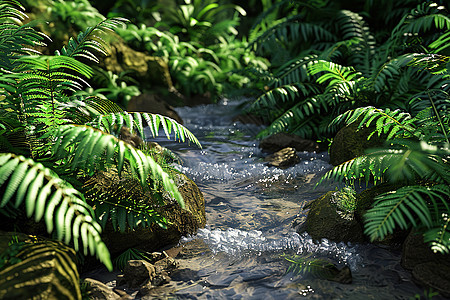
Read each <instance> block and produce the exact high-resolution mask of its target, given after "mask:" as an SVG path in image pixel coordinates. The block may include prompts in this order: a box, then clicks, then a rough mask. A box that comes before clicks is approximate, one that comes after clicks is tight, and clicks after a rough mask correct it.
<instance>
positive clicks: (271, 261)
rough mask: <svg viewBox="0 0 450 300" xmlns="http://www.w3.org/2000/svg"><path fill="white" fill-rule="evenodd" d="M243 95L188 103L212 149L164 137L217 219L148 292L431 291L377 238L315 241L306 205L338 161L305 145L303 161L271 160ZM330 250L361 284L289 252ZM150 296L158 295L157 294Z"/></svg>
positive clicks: (194, 124)
mask: <svg viewBox="0 0 450 300" xmlns="http://www.w3.org/2000/svg"><path fill="white" fill-rule="evenodd" d="M238 105H239V102H238V101H229V100H222V101H221V102H220V103H218V104H211V105H202V106H196V107H183V108H178V109H177V112H178V113H179V115H180V116H181V118H182V119H183V120H184V125H185V126H186V127H187V128H188V129H189V130H191V131H192V132H193V133H194V134H195V135H196V136H197V138H198V139H199V140H200V141H201V143H202V145H203V149H196V148H195V146H188V145H186V144H180V143H176V142H170V141H169V142H167V141H166V140H164V139H158V142H160V143H161V144H163V145H164V146H166V147H168V148H169V149H171V150H173V151H174V152H176V153H177V154H178V155H179V156H180V157H181V159H182V161H183V164H181V165H179V166H178V168H179V169H180V170H182V171H183V172H184V173H186V174H187V175H188V176H189V177H190V178H192V179H193V180H194V181H195V182H196V183H197V185H198V186H199V187H200V189H201V190H202V192H203V194H204V196H205V201H206V216H207V226H206V228H205V229H201V230H199V232H198V234H197V235H195V236H191V237H185V238H183V240H182V241H181V243H180V246H179V247H178V250H177V251H180V253H179V254H178V256H177V260H178V262H179V263H180V268H179V269H178V270H177V271H176V272H175V273H173V274H172V275H171V278H172V281H171V282H170V283H169V284H166V285H164V286H162V287H159V288H156V289H154V290H153V292H152V294H150V295H149V296H148V297H150V298H151V297H155V298H161V299H167V298H169V299H170V298H174V299H175V298H176V299H298V298H303V297H306V298H309V299H410V298H411V297H414V295H415V294H421V295H422V294H423V289H421V288H420V287H418V286H416V285H415V284H414V283H412V281H411V275H410V274H409V272H407V271H405V270H404V269H403V268H402V267H401V266H400V253H392V252H391V251H388V250H387V249H383V248H380V247H377V246H373V245H361V244H353V245H352V244H344V243H338V244H336V243H334V242H330V241H327V240H323V241H321V242H320V243H315V242H313V241H312V240H311V238H310V237H309V236H308V235H307V234H302V235H299V234H297V233H295V232H294V231H293V229H292V226H291V224H292V222H293V221H294V220H296V222H297V223H298V222H302V220H304V218H305V215H304V213H303V212H302V211H301V208H302V207H303V206H304V205H306V204H307V203H309V202H310V201H311V200H313V199H315V198H317V197H319V196H321V195H322V194H323V193H325V192H326V191H328V190H330V189H334V187H333V186H319V187H318V188H316V189H314V186H315V184H316V182H317V181H318V179H319V178H320V175H321V174H323V173H324V172H326V171H327V170H329V169H330V168H331V166H330V165H329V164H328V156H327V154H326V153H298V154H299V156H300V158H301V162H300V163H299V164H297V165H296V166H294V167H291V168H288V169H285V170H280V169H276V168H269V167H267V166H266V165H265V164H264V162H263V159H262V157H263V153H261V151H260V150H259V149H258V147H257V142H256V141H255V139H254V136H255V134H256V133H257V132H258V131H259V130H260V129H261V128H260V127H258V126H256V125H248V124H241V123H233V122H232V117H233V115H235V114H236V113H237V109H236V108H237V106H238ZM295 254H298V255H304V256H312V257H317V258H327V259H329V260H330V261H332V262H333V263H334V264H336V265H337V266H338V268H342V267H344V266H348V267H349V268H350V269H351V271H352V275H353V283H352V284H340V283H337V282H333V281H328V280H323V279H318V278H314V277H313V276H311V275H308V274H306V275H294V274H293V273H292V272H287V270H288V268H289V266H290V263H289V262H288V261H286V260H285V259H284V258H283V255H288V256H292V255H295ZM150 298H149V299H150Z"/></svg>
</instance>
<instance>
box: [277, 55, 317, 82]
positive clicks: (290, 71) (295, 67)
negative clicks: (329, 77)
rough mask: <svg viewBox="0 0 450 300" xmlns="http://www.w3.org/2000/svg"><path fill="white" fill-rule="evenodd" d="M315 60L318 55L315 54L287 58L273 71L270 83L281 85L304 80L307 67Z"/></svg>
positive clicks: (306, 75)
mask: <svg viewBox="0 0 450 300" xmlns="http://www.w3.org/2000/svg"><path fill="white" fill-rule="evenodd" d="M317 60H318V57H317V56H316V55H311V56H306V57H302V58H300V59H298V58H295V59H292V60H289V61H288V62H286V63H285V64H284V65H282V66H281V67H279V68H278V70H277V71H275V74H274V75H273V80H272V83H271V85H273V86H275V87H281V86H283V85H288V84H294V83H298V82H304V81H306V79H307V77H308V67H309V66H311V65H312V64H313V63H314V62H316V61H317Z"/></svg>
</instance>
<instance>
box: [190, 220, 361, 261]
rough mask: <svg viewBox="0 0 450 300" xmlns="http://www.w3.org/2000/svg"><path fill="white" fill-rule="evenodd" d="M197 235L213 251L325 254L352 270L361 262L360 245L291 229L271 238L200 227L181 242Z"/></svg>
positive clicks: (230, 229)
mask: <svg viewBox="0 0 450 300" xmlns="http://www.w3.org/2000/svg"><path fill="white" fill-rule="evenodd" d="M194 238H201V239H203V240H204V241H205V243H206V244H207V245H208V246H209V248H210V249H211V251H212V252H213V253H218V252H225V253H227V254H229V255H232V256H238V255H243V254H244V253H246V252H248V251H253V252H257V253H261V252H275V251H285V250H294V251H296V252H297V254H308V253H313V254H315V255H319V256H326V257H328V258H331V259H333V260H335V261H336V262H337V263H339V264H346V265H348V266H349V267H350V268H351V269H356V268H357V267H358V265H359V264H360V262H361V258H360V257H359V255H358V253H357V250H358V249H357V246H351V245H346V244H344V243H335V242H331V241H328V240H326V239H322V241H321V242H320V243H317V242H314V241H313V239H312V238H311V237H310V236H309V235H308V234H307V233H303V234H298V233H296V232H290V233H289V234H287V235H286V236H283V237H281V238H278V239H269V238H266V237H265V236H264V234H263V232H261V231H259V230H250V231H245V230H240V229H234V228H227V229H226V230H221V229H214V230H211V229H209V228H204V229H199V230H198V233H197V235H195V236H193V237H188V238H183V239H182V242H187V241H190V240H192V239H194Z"/></svg>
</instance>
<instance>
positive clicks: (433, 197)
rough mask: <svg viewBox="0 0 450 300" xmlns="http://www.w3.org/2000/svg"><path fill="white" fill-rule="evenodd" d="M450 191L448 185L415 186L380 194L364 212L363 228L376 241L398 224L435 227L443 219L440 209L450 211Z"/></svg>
mask: <svg viewBox="0 0 450 300" xmlns="http://www.w3.org/2000/svg"><path fill="white" fill-rule="evenodd" d="M449 194H450V189H449V187H448V185H435V186H431V187H424V186H419V185H413V186H405V187H402V188H400V189H398V190H397V191H394V192H389V193H387V194H382V195H379V196H378V197H376V198H375V203H374V204H373V208H371V209H369V210H368V211H367V213H366V214H365V230H364V231H365V233H366V234H367V235H369V236H370V239H371V240H372V241H374V240H377V239H380V240H382V239H383V238H384V237H385V236H386V235H387V234H389V233H392V232H393V231H394V229H395V228H396V227H397V226H398V227H400V228H401V229H407V228H408V227H409V226H410V225H413V226H414V227H418V226H419V225H422V226H425V227H426V228H432V227H434V226H435V223H436V221H438V220H439V218H441V215H439V212H441V211H445V212H447V213H449V212H450V207H449V205H448V203H447V202H448V195H449Z"/></svg>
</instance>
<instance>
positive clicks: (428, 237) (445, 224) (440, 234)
mask: <svg viewBox="0 0 450 300" xmlns="http://www.w3.org/2000/svg"><path fill="white" fill-rule="evenodd" d="M447 192H448V191H447ZM443 211H444V212H442V214H441V218H439V220H440V223H437V224H436V225H437V226H435V228H431V229H429V230H427V231H426V232H425V233H424V242H425V243H429V244H430V245H431V250H433V252H434V253H437V252H440V253H442V254H449V253H450V227H449V225H450V224H449V223H450V218H449V214H450V211H449V210H448V207H447V211H445V210H443Z"/></svg>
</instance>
